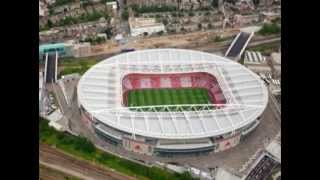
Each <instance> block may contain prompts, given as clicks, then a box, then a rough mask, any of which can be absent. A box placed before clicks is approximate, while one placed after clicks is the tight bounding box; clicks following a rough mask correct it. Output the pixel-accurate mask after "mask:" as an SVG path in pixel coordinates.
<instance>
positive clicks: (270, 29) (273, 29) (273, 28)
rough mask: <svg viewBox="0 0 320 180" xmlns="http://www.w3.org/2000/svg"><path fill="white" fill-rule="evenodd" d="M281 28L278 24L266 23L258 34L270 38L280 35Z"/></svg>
mask: <svg viewBox="0 0 320 180" xmlns="http://www.w3.org/2000/svg"><path fill="white" fill-rule="evenodd" d="M280 33H281V27H280V25H279V24H278V23H266V24H264V25H263V26H262V28H261V29H260V30H259V31H258V34H260V35H263V36H268V35H272V34H280Z"/></svg>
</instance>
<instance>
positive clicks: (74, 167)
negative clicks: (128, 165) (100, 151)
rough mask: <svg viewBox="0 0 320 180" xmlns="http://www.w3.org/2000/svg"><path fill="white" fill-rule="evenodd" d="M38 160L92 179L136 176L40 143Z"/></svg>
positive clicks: (126, 178)
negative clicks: (101, 165)
mask: <svg viewBox="0 0 320 180" xmlns="http://www.w3.org/2000/svg"><path fill="white" fill-rule="evenodd" d="M39 161H40V163H41V164H44V165H48V164H49V165H51V168H56V169H57V170H60V171H63V172H64V173H67V174H72V175H75V176H78V177H79V176H81V177H80V178H84V179H94V180H100V179H101V180H134V179H136V178H133V177H130V176H127V175H123V174H120V173H119V172H116V171H114V170H112V169H106V168H103V167H100V166H99V165H96V164H93V163H90V162H88V161H85V160H80V159H77V158H75V157H72V156H70V155H68V154H66V153H63V152H61V151H59V150H57V149H54V148H52V147H50V146H48V145H44V144H40V148H39Z"/></svg>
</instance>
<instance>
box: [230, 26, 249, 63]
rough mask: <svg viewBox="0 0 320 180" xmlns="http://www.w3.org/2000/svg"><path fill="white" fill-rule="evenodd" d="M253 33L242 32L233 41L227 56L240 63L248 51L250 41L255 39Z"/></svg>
mask: <svg viewBox="0 0 320 180" xmlns="http://www.w3.org/2000/svg"><path fill="white" fill-rule="evenodd" d="M253 34H254V33H253V32H252V33H246V32H240V33H239V34H238V35H237V36H236V37H235V38H234V40H233V41H232V43H231V45H230V46H229V48H228V50H227V52H226V54H225V56H226V57H228V58H231V59H233V60H235V61H238V60H239V59H240V57H241V55H242V53H243V52H244V50H245V49H246V47H247V45H248V44H249V41H250V40H251V38H252V37H253Z"/></svg>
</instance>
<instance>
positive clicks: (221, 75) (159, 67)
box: [77, 49, 268, 156]
mask: <svg viewBox="0 0 320 180" xmlns="http://www.w3.org/2000/svg"><path fill="white" fill-rule="evenodd" d="M77 94H78V105H79V108H80V112H81V117H82V121H83V122H85V124H86V125H87V126H88V127H90V129H91V130H92V131H93V132H95V133H96V135H97V136H99V137H101V138H103V139H104V140H105V141H107V142H109V143H112V144H115V145H116V146H120V147H123V148H124V149H126V150H129V151H133V152H136V153H142V154H146V155H159V156H171V155H178V154H189V153H208V152H220V151H224V150H226V149H229V148H231V147H234V146H236V145H237V144H239V143H240V142H241V140H242V139H243V138H245V137H246V136H247V134H249V133H250V132H251V131H253V130H254V129H255V128H256V127H257V126H258V124H259V121H260V116H261V114H262V113H263V112H264V110H265V108H266V106H267V103H268V91H267V88H266V86H265V85H264V83H263V81H261V80H260V78H259V76H257V75H256V74H255V73H253V72H252V71H250V70H249V69H247V68H246V67H244V66H242V65H241V64H239V63H237V62H234V61H232V60H229V59H227V58H225V57H221V56H217V55H214V54H209V53H204V52H199V51H194V50H184V49H149V50H140V51H134V52H129V53H123V54H120V55H116V56H113V57H111V58H108V59H106V60H103V61H101V62H99V63H98V64H96V65H95V66H93V67H92V68H90V69H89V70H88V71H87V72H86V73H85V74H84V75H83V76H82V77H81V79H80V81H79V84H78V87H77Z"/></svg>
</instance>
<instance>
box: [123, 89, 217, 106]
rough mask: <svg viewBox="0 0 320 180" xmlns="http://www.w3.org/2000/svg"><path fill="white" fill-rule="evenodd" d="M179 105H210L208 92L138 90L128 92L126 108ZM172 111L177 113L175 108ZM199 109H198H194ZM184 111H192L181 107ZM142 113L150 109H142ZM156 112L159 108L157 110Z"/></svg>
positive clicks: (203, 90)
mask: <svg viewBox="0 0 320 180" xmlns="http://www.w3.org/2000/svg"><path fill="white" fill-rule="evenodd" d="M179 104H212V103H211V101H210V97H209V95H208V91H207V90H206V89H204V88H179V89H139V90H132V91H129V94H128V106H129V107H136V106H155V105H179ZM171 108H173V109H172V110H176V111H179V110H178V109H176V107H171ZM196 108H199V107H196ZM183 109H184V110H192V109H190V108H189V107H183ZM143 110H144V111H149V110H150V109H148V108H144V109H143ZM157 110H158V111H166V110H161V108H157Z"/></svg>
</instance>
